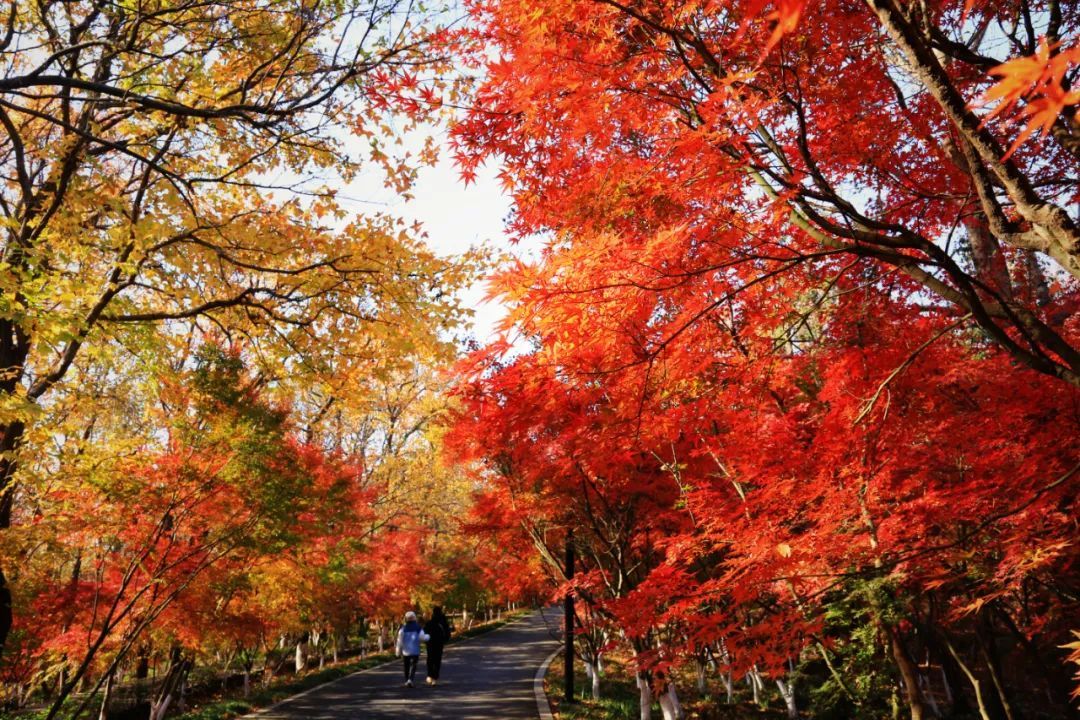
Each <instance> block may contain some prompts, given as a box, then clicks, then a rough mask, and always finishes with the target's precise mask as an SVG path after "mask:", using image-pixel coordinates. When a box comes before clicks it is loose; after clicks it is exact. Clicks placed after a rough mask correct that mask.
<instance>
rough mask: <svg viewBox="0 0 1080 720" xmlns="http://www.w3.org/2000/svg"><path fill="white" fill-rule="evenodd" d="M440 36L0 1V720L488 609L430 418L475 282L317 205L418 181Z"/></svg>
mask: <svg viewBox="0 0 1080 720" xmlns="http://www.w3.org/2000/svg"><path fill="white" fill-rule="evenodd" d="M437 20H438V16H437V13H434V11H432V13H430V14H424V15H421V14H420V13H419V12H418V11H417V10H416V8H414V7H412V5H411V4H410V3H401V2H397V1H396V0H389V1H383V0H375V1H374V2H366V1H360V2H352V1H346V2H333V3H326V2H318V1H316V2H310V1H307V0H304V1H293V0H286V1H285V2H260V3H248V2H233V1H232V0H224V1H222V2H216V1H214V2H209V3H208V2H201V1H200V2H189V1H185V0H181V1H180V2H157V1H154V0H151V1H150V2H143V1H142V0H137V1H136V2H120V3H114V2H108V1H104V2H103V1H100V0H86V1H85V2H82V1H77V2H67V1H65V2H52V1H49V0H47V1H46V2H34V3H29V2H20V1H16V0H13V1H12V2H10V3H5V5H4V7H3V9H2V12H0V61H2V66H3V75H2V77H0V174H2V181H0V215H2V218H3V219H2V229H0V233H2V241H0V242H2V250H0V252H2V258H0V652H2V655H0V704H2V705H3V709H4V710H16V711H17V710H20V709H22V708H31V709H35V710H37V711H40V712H41V713H42V715H43V716H44V717H48V718H54V717H79V716H81V717H86V716H88V715H89V714H91V713H97V714H98V716H99V717H101V718H105V717H107V716H108V715H109V712H110V702H109V700H110V697H111V696H112V695H114V694H115V693H119V692H121V691H123V690H124V689H125V688H130V686H132V685H133V684H139V683H142V684H144V685H145V684H147V683H149V684H150V689H149V692H148V694H147V701H148V702H147V705H148V707H149V710H148V712H149V714H150V717H151V718H152V719H153V720H160V718H162V717H164V716H165V714H166V713H167V712H170V711H172V710H175V709H176V707H177V705H178V704H179V702H180V699H181V697H182V695H183V690H184V686H185V684H186V683H188V682H189V681H190V680H191V678H194V677H195V675H197V674H202V676H204V677H205V676H206V675H207V674H210V675H213V674H218V675H220V676H222V677H228V676H233V677H234V678H235V677H238V676H241V675H242V676H243V684H244V686H245V691H246V690H247V689H248V687H249V686H250V685H251V684H254V683H258V682H260V681H262V682H269V681H270V680H271V679H272V678H273V677H274V676H275V675H276V674H278V673H280V672H283V671H284V670H286V669H287V670H288V671H297V672H299V671H300V670H302V669H304V666H305V665H310V664H315V663H318V664H321V663H322V662H323V661H324V659H327V658H335V657H336V656H337V655H338V651H339V650H342V651H346V650H349V649H350V648H348V647H346V645H347V644H348V643H353V644H355V643H356V642H357V641H358V639H359V638H360V637H365V638H366V639H365V640H364V642H365V643H366V644H367V645H368V646H369V647H381V645H382V643H383V642H384V641H385V639H386V638H387V637H388V634H389V626H388V623H390V622H396V621H397V620H398V619H399V618H400V614H401V613H402V612H403V611H404V610H405V609H407V608H409V607H412V606H414V604H415V603H417V602H421V603H430V602H434V601H439V600H444V601H446V602H447V605H450V606H453V605H455V604H460V603H464V602H466V601H469V602H475V600H476V599H478V598H480V599H482V598H485V597H486V595H485V590H484V587H483V581H482V572H481V570H480V569H478V567H477V566H476V563H475V557H474V555H475V554H474V553H473V552H472V550H471V548H470V547H469V546H467V545H466V544H463V541H462V540H461V535H460V533H458V532H457V531H456V529H457V527H458V524H459V521H460V517H461V516H462V515H463V512H464V511H463V507H464V505H465V503H466V502H467V501H468V496H467V492H468V489H469V484H468V483H469V482H471V481H469V480H467V479H466V478H464V477H463V476H462V475H461V474H460V473H458V472H456V471H454V470H453V469H452V468H448V467H447V466H445V465H444V464H443V463H442V462H441V461H440V460H439V457H438V447H439V445H440V439H439V437H440V433H441V430H440V429H439V427H438V423H437V422H436V421H437V419H438V418H439V417H440V416H441V415H442V414H443V413H444V412H445V409H446V403H445V400H444V399H443V398H442V393H441V392H440V388H441V386H442V385H444V384H445V382H446V380H445V378H444V377H443V376H442V375H440V373H439V368H440V367H441V366H443V365H444V364H445V363H446V362H447V361H448V360H449V359H450V358H452V357H453V355H454V353H455V352H456V337H457V335H458V333H459V332H460V327H461V325H460V324H461V321H462V320H463V318H464V316H465V311H464V310H463V309H461V308H460V307H458V305H457V304H456V301H455V299H454V298H455V293H456V292H457V290H458V289H459V288H460V287H462V286H463V285H464V284H467V283H468V282H469V281H470V279H471V278H472V277H473V276H474V275H475V272H476V269H477V267H478V265H479V262H480V257H479V255H476V254H468V255H464V256H460V257H453V258H444V257H440V256H438V255H436V254H434V253H433V252H431V251H430V250H429V249H428V248H427V247H426V245H425V243H424V240H423V237H422V231H421V230H420V229H419V228H413V227H407V226H405V225H404V224H403V223H401V222H400V221H399V220H396V219H395V218H394V217H393V216H391V215H389V214H386V213H378V212H370V213H362V214H355V213H351V212H348V211H347V209H346V207H345V205H344V204H343V203H342V202H339V200H338V199H337V192H338V189H339V188H340V187H342V186H343V185H344V184H345V183H348V182H349V181H350V180H352V179H353V178H355V177H356V175H357V173H358V172H360V171H361V169H364V170H366V171H367V172H370V173H375V174H377V175H378V176H380V177H381V178H382V179H383V180H384V181H385V183H386V184H387V186H388V187H389V188H390V189H391V190H392V191H394V192H396V193H398V194H400V195H401V196H407V195H408V193H409V189H410V186H411V183H412V181H413V179H414V177H415V173H416V171H417V168H418V167H420V166H421V165H422V164H424V163H429V162H431V161H432V160H433V155H432V154H431V148H430V147H427V146H423V145H416V146H415V148H416V149H413V151H412V154H411V155H409V153H408V151H407V148H406V147H405V146H404V145H400V144H398V141H399V140H400V139H401V138H402V137H403V136H404V135H405V134H407V133H410V132H412V131H413V130H416V129H417V127H418V125H420V124H423V123H434V122H438V120H439V112H440V110H439V105H440V101H441V99H443V98H448V97H449V98H452V97H453V96H454V95H455V93H456V92H458V90H457V89H456V81H455V79H454V78H453V77H451V76H450V75H449V74H448V73H447V68H448V67H449V66H448V59H447V54H446V50H445V41H446V38H445V31H444V30H442V29H440V27H439V24H438V22H436V21H437ZM410 147H413V146H410ZM421 564H422V566H423V567H424V568H425V570H424V572H418V571H417V568H418V566H420V565H421ZM474 607H475V606H474Z"/></svg>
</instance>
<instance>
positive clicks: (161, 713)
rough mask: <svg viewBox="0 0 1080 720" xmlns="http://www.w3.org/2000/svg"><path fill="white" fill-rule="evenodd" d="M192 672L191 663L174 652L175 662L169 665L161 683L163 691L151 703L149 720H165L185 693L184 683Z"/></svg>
mask: <svg viewBox="0 0 1080 720" xmlns="http://www.w3.org/2000/svg"><path fill="white" fill-rule="evenodd" d="M190 671H191V661H190V660H186V659H183V658H181V657H180V654H179V652H178V651H176V650H174V651H173V660H172V662H171V663H170V665H169V671H168V672H167V673H166V674H165V679H164V680H162V682H161V689H160V690H159V691H158V694H157V696H156V697H155V698H154V699H153V701H152V702H151V703H150V718H149V720H165V714H166V713H167V712H168V711H169V707H170V706H171V705H172V704H173V702H175V701H176V699H177V697H178V696H179V694H181V693H182V692H183V687H184V683H185V681H186V680H187V675H188V672H190Z"/></svg>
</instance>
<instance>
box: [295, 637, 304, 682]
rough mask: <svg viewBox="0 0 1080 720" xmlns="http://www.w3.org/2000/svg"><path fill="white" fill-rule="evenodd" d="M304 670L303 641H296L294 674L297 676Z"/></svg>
mask: <svg viewBox="0 0 1080 720" xmlns="http://www.w3.org/2000/svg"><path fill="white" fill-rule="evenodd" d="M303 670H304V641H303V640H297V641H296V674H297V675H299V674H300V673H301V672H302V671H303Z"/></svg>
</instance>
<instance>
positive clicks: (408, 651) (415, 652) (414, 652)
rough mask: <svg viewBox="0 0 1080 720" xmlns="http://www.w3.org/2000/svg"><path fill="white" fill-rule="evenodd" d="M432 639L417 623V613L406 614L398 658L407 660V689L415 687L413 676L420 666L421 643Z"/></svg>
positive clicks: (400, 633) (399, 634)
mask: <svg viewBox="0 0 1080 720" xmlns="http://www.w3.org/2000/svg"><path fill="white" fill-rule="evenodd" d="M430 639H431V637H430V636H429V635H428V634H427V633H425V632H424V628H422V627H420V623H418V622H417V621H416V613H414V612H413V611H412V610H410V611H409V612H407V613H405V624H404V625H402V626H401V629H400V630H398V634H397V656H398V657H403V658H405V687H412V686H413V675H415V674H416V666H417V665H418V664H420V643H422V642H427V641H428V640H430Z"/></svg>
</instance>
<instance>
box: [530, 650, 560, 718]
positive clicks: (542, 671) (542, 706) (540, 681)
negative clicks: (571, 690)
mask: <svg viewBox="0 0 1080 720" xmlns="http://www.w3.org/2000/svg"><path fill="white" fill-rule="evenodd" d="M562 651H563V649H562V648H561V647H558V648H555V650H554V651H553V652H552V653H551V654H550V655H548V656H547V659H546V660H544V662H542V663H540V667H539V668H537V670H536V675H534V676H533V695H535V696H536V714H537V715H538V716H539V717H540V720H555V716H554V715H552V714H551V703H550V702H548V697H547V693H546V692H544V677H545V676H547V671H548V668H549V667H550V666H551V662H552V661H553V660H554V659H555V658H557V657H558V656H559V654H560V653H562Z"/></svg>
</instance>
